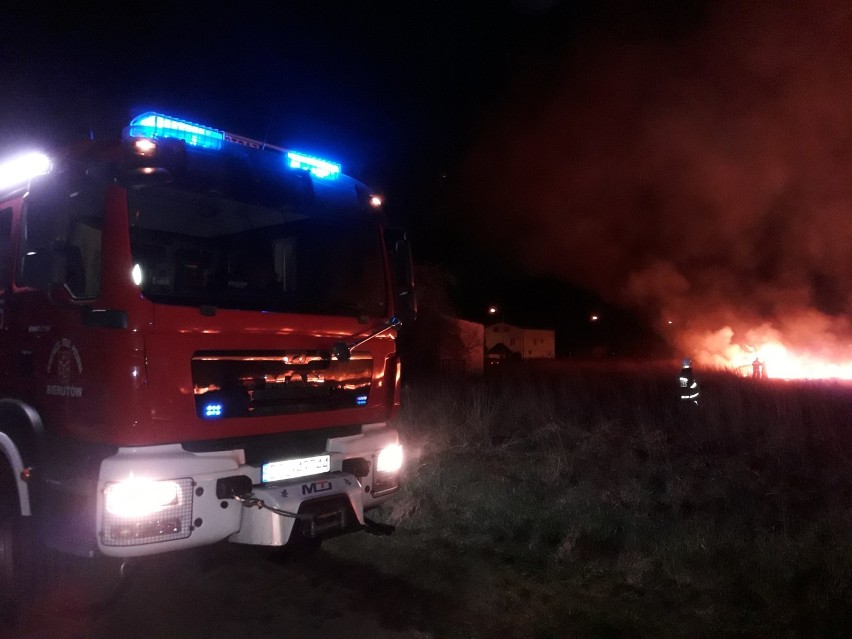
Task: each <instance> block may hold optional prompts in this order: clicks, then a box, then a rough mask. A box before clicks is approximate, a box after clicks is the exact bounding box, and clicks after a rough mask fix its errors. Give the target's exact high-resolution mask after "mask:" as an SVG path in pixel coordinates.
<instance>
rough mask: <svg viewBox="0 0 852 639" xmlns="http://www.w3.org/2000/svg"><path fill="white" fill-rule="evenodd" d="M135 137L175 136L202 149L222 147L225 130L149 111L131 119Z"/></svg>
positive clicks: (131, 127)
mask: <svg viewBox="0 0 852 639" xmlns="http://www.w3.org/2000/svg"><path fill="white" fill-rule="evenodd" d="M129 133H130V136H131V137H134V138H155V139H156V138H174V139H177V140H183V141H184V142H186V143H187V144H190V145H192V146H196V147H199V148H202V149H220V148H222V142H223V141H224V140H225V132H224V131H220V130H219V129H213V128H210V127H207V126H203V125H201V124H195V123H194V122H189V121H187V120H181V119H179V118H173V117H171V116H168V115H163V114H162V113H155V112H153V111H148V112H147V113H143V114H142V115H138V116H136V117H135V118H133V119H132V120H131V121H130V132H129Z"/></svg>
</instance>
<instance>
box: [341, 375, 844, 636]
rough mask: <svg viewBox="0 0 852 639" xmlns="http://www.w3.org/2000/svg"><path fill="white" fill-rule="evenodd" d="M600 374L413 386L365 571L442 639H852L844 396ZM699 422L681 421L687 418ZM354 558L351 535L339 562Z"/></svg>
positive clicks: (725, 378) (827, 389)
mask: <svg viewBox="0 0 852 639" xmlns="http://www.w3.org/2000/svg"><path fill="white" fill-rule="evenodd" d="M677 372H678V371H677V369H676V368H675V369H670V368H659V367H650V368H648V367H638V366H631V367H628V366H619V365H617V364H615V363H607V364H589V365H580V364H562V363H558V362H553V363H550V364H548V365H546V366H538V367H528V366H522V365H519V366H517V367H513V368H505V369H501V370H500V371H499V374H495V375H489V376H487V377H486V378H484V379H473V380H460V379H445V380H441V381H425V380H416V381H411V382H410V383H408V384H407V385H406V388H405V397H404V399H405V405H404V409H403V412H402V414H401V415H400V417H399V418H398V420H397V426H398V427H399V429H400V431H401V433H402V436H403V438H404V441H405V444H406V448H407V450H408V454H409V457H408V461H407V481H406V485H405V487H404V489H403V491H402V493H401V494H400V495H399V497H398V498H397V499H395V500H394V501H393V502H392V505H389V506H387V507H385V509H384V511H383V512H381V513H379V517H377V518H378V519H383V520H385V521H390V522H391V523H394V524H396V525H397V527H398V530H397V533H396V534H395V535H394V536H392V537H390V538H388V540H387V542H386V543H385V544H383V545H382V546H381V548H382V556H381V557H378V558H376V557H372V558H371V559H370V561H371V562H372V563H373V564H375V565H378V566H379V568H380V569H381V570H382V571H384V572H385V573H387V574H393V575H396V576H399V577H400V578H401V579H404V580H405V581H406V583H412V584H415V585H416V586H417V587H418V588H419V589H420V590H421V591H422V592H425V593H429V596H428V597H424V598H423V599H422V600H421V601H418V602H407V603H403V604H401V605H402V607H403V608H405V609H406V612H405V613H402V612H401V613H400V614H409V615H413V616H415V617H420V619H419V620H415V621H417V624H418V626H419V627H424V628H428V629H430V631H431V632H433V633H434V634H435V636H438V637H489V638H490V637H539V638H544V637H849V636H852V387H850V386H844V385H840V384H836V383H829V382H822V383H816V382H814V383H789V382H783V381H773V380H764V381H761V382H756V381H753V380H749V379H741V378H737V377H734V376H731V375H726V374H722V373H715V374H710V373H706V372H705V373H703V374H702V371H700V370H698V371H696V372H697V376H698V378H699V381H700V382H701V383H702V397H701V404H700V405H699V406H698V407H697V408H696V407H691V406H680V405H679V404H678V399H677V394H678V389H677V388H676V377H677ZM690 408H691V409H693V410H687V409H690ZM359 543H364V542H363V540H361V539H359V536H354V537H352V538H351V540H347V541H346V542H345V544H356V545H357V544H359Z"/></svg>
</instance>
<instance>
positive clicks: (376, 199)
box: [370, 195, 382, 209]
mask: <svg viewBox="0 0 852 639" xmlns="http://www.w3.org/2000/svg"><path fill="white" fill-rule="evenodd" d="M370 206H372V207H373V208H376V209H378V208H381V206H382V196H381V195H371V196H370Z"/></svg>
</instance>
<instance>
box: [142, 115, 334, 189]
mask: <svg viewBox="0 0 852 639" xmlns="http://www.w3.org/2000/svg"><path fill="white" fill-rule="evenodd" d="M128 135H129V136H130V137H133V138H151V139H153V140H156V139H157V138H173V139H177V140H183V141H184V142H186V143H187V144H189V145H191V146H194V147H197V148H201V149H212V150H219V149H221V148H222V147H223V144H224V143H225V142H234V143H236V144H239V145H241V146H244V147H248V148H253V149H259V150H260V149H263V150H268V151H273V152H278V153H282V154H283V155H284V157H285V158H286V161H285V163H286V166H288V167H289V168H291V169H297V170H304V171H309V172H310V173H311V175H313V176H314V177H317V178H321V179H335V178H337V177H338V176H339V175H340V173H341V166H340V165H339V164H337V163H336V162H329V161H328V160H323V159H322V158H318V157H314V156H310V155H305V154H304V153H297V152H295V151H289V150H287V149H282V148H281V147H278V146H273V145H271V144H267V143H266V142H260V141H258V140H252V139H251V138H245V137H242V136H239V135H234V134H232V133H227V132H225V131H222V130H220V129H214V128H212V127H208V126H204V125H202V124H196V123H195V122H190V121H188V120H182V119H180V118H175V117H172V116H170V115H163V114H162V113H155V112H154V111H146V112H145V113H143V114H141V115H138V116H136V117H135V118H133V119H132V120H131V121H130V127H129V129H128Z"/></svg>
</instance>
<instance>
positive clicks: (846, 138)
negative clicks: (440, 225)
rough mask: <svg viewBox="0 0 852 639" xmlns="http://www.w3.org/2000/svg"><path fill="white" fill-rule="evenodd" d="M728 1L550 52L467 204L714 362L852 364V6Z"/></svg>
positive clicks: (479, 219) (490, 140) (528, 254)
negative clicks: (752, 358) (653, 28)
mask: <svg viewBox="0 0 852 639" xmlns="http://www.w3.org/2000/svg"><path fill="white" fill-rule="evenodd" d="M713 7H714V8H713V9H712V12H711V13H708V14H706V15H704V17H703V19H702V20H701V22H700V24H698V23H696V24H694V25H692V27H691V28H690V29H689V32H688V33H686V32H684V33H681V34H679V35H677V36H672V35H671V34H669V35H668V36H667V37H663V36H661V35H659V34H650V33H645V34H644V35H637V34H635V33H634V34H631V35H630V36H626V35H621V36H612V35H609V36H603V35H601V36H599V37H588V38H587V39H586V40H585V41H584V42H583V43H582V44H579V45H576V46H574V47H573V48H572V49H571V50H570V51H566V52H565V55H564V58H563V59H562V60H560V61H557V60H554V59H550V60H545V59H540V60H539V62H540V65H539V68H538V70H537V71H536V72H534V73H531V74H527V76H526V77H524V78H522V79H520V80H519V81H518V82H517V83H516V84H515V85H514V88H513V90H512V92H511V96H510V98H509V99H507V100H506V101H505V102H503V103H502V104H501V106H500V107H499V108H497V109H496V110H495V111H494V112H493V113H492V114H491V115H490V117H489V118H488V120H487V123H486V124H484V125H483V127H482V129H481V131H479V134H478V136H477V142H476V144H475V145H474V146H473V148H472V151H471V153H470V155H469V157H468V158H467V161H466V163H465V168H464V171H463V172H464V176H463V177H464V179H463V180H462V184H464V187H463V193H460V198H461V199H462V200H463V201H464V210H465V211H466V212H467V214H468V215H471V216H473V219H472V221H473V222H474V223H475V224H476V225H477V228H480V229H482V230H483V233H484V234H485V236H486V238H487V241H488V242H489V243H490V244H491V245H492V246H494V247H502V248H503V249H504V250H506V251H507V252H508V253H511V254H512V255H514V256H516V257H518V258H520V259H521V260H522V262H523V263H524V265H525V266H526V267H527V268H528V269H529V270H531V271H532V272H534V273H536V274H540V275H548V276H558V277H560V278H564V279H566V280H568V281H571V282H573V283H575V284H579V285H582V286H585V287H588V288H591V289H592V290H594V291H596V292H597V293H598V294H599V295H601V296H603V297H604V298H605V299H607V300H608V301H612V302H615V303H618V304H622V305H629V306H631V307H633V308H638V309H641V310H642V311H643V312H644V313H645V314H646V316H647V317H648V318H649V319H650V320H651V321H652V322H654V323H655V325H656V326H657V327H658V330H659V331H660V332H661V334H663V335H664V336H666V337H667V339H668V340H669V341H670V342H671V343H672V344H673V345H675V346H677V347H678V348H679V349H680V350H682V351H683V352H684V353H689V354H694V356H695V357H696V358H700V361H703V362H705V363H724V362H730V361H732V359H736V357H740V359H742V358H743V357H745V356H747V355H748V353H749V352H750V348H752V347H754V348H756V347H757V346H758V345H759V344H762V343H766V342H767V341H780V342H781V343H783V344H784V345H785V346H786V347H788V348H790V349H796V351H797V352H799V353H802V354H805V355H807V356H808V357H813V358H817V357H823V356H826V355H827V356H829V357H830V358H831V359H833V360H835V361H836V360H839V359H845V360H846V361H849V362H852V324H850V317H852V250H850V247H852V100H850V98H849V96H852V56H850V54H849V52H850V51H852V5H850V4H849V3H846V2H816V3H783V4H778V3H739V2H731V3H718V4H714V5H713ZM495 250H497V249H496V248H495Z"/></svg>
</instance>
